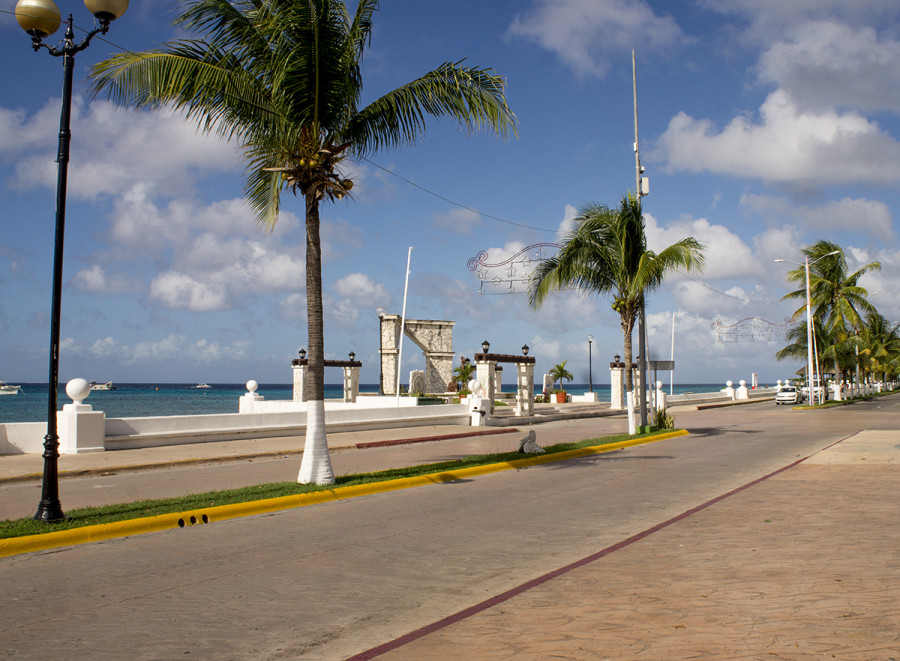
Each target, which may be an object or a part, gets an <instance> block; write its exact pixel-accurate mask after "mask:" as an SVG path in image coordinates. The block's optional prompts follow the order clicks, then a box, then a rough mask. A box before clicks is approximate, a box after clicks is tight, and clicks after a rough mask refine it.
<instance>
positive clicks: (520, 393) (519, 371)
mask: <svg viewBox="0 0 900 661" xmlns="http://www.w3.org/2000/svg"><path fill="white" fill-rule="evenodd" d="M481 346H482V348H483V349H485V351H484V353H476V354H475V374H476V378H477V379H478V380H479V381H480V382H481V383H482V385H483V386H484V390H483V391H482V395H483V396H484V398H485V399H486V406H487V408H486V412H487V415H488V416H490V415H492V414H493V413H494V394H495V392H494V385H495V383H496V381H495V379H496V370H497V363H513V364H514V365H515V366H516V415H532V414H533V413H534V363H535V359H534V356H529V355H527V354H528V345H525V346H523V347H522V352H523V353H522V354H502V353H490V352H489V350H490V348H491V345H490V344H489V343H488V342H487V341H485V342H483V343H482V345H481Z"/></svg>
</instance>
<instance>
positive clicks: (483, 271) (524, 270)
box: [468, 243, 562, 296]
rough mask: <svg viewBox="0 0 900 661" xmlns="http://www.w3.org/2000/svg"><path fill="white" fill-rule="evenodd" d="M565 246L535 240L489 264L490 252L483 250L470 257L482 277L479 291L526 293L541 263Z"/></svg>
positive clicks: (474, 267) (479, 281) (471, 262)
mask: <svg viewBox="0 0 900 661" xmlns="http://www.w3.org/2000/svg"><path fill="white" fill-rule="evenodd" d="M561 247H562V246H560V245H559V244H558V243H535V244H534V245H530V246H528V247H527V248H523V249H522V250H520V251H519V252H517V253H516V254H515V255H513V256H512V257H510V258H509V259H507V260H505V261H502V262H499V263H497V264H489V263H488V261H487V258H488V254H487V252H485V251H484V250H482V251H481V252H479V253H478V254H477V255H476V256H475V257H472V258H471V259H470V260H469V262H468V267H469V270H470V271H474V272H475V274H476V277H477V278H478V283H479V284H478V293H479V294H481V295H482V296H484V295H495V294H525V293H527V292H528V285H529V283H530V282H531V278H532V275H533V274H534V270H535V268H537V266H538V264H540V263H541V262H543V261H545V260H547V259H548V258H549V257H550V256H552V255H554V254H556V251H557V250H559V249H560V248H561Z"/></svg>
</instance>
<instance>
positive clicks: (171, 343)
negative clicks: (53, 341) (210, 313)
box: [60, 333, 250, 365]
mask: <svg viewBox="0 0 900 661" xmlns="http://www.w3.org/2000/svg"><path fill="white" fill-rule="evenodd" d="M60 346H61V349H64V350H65V352H66V355H72V356H80V357H87V358H92V359H115V360H119V361H121V362H122V363H123V364H126V365H129V364H134V363H152V362H153V361H156V360H168V359H172V358H177V359H178V360H179V361H180V362H187V363H200V364H209V363H217V362H220V361H222V360H226V359H227V360H231V361H236V360H240V359H242V358H244V357H246V356H247V355H248V350H249V348H250V343H249V342H248V341H247V340H236V341H234V342H232V343H230V344H228V345H227V346H226V345H221V344H218V343H216V342H210V341H209V340H207V339H205V338H201V339H199V340H197V341H196V342H194V343H192V344H188V343H187V342H186V338H185V336H184V335H176V334H174V333H173V334H171V335H169V336H167V337H165V338H163V339H161V340H151V341H145V342H138V343H136V344H134V345H131V346H129V345H126V344H119V343H118V342H117V341H116V340H115V339H114V338H112V337H104V338H100V339H97V340H95V341H94V342H92V343H90V344H82V343H80V342H78V341H76V340H74V339H73V338H65V340H63V341H62V342H61V343H60Z"/></svg>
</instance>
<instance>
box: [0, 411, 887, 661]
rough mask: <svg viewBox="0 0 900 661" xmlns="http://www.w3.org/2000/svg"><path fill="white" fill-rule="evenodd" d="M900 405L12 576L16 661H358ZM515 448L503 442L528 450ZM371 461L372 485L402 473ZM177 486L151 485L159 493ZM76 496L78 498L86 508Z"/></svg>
mask: <svg viewBox="0 0 900 661" xmlns="http://www.w3.org/2000/svg"><path fill="white" fill-rule="evenodd" d="M896 399H897V398H894V397H891V398H885V399H882V400H876V401H874V402H870V403H865V404H856V405H853V406H850V407H842V408H836V409H829V410H822V411H814V412H812V411H793V410H791V409H789V408H783V407H776V406H775V405H774V404H772V403H771V402H769V403H759V404H753V405H748V406H742V407H738V408H729V409H718V410H710V411H702V412H695V411H688V410H683V411H679V412H676V422H677V424H678V426H679V427H684V428H686V429H688V430H690V431H691V434H690V436H687V437H681V438H675V439H670V440H667V441H662V442H658V443H652V444H648V445H644V446H638V447H634V448H629V449H627V450H622V451H616V452H613V453H610V454H605V455H599V456H594V457H590V458H585V459H580V460H574V461H568V462H560V463H554V464H548V465H545V466H541V467H534V468H530V469H527V470H520V471H507V472H504V473H499V474H494V475H489V476H484V477H479V478H476V479H472V480H466V481H459V482H454V483H448V484H442V485H435V486H430V487H422V488H416V489H409V490H406V491H397V492H392V493H386V494H380V495H376V496H370V497H363V498H358V499H354V500H350V501H342V502H337V503H330V504H323V505H317V506H312V507H306V508H301V509H297V510H291V511H286V512H281V513H278V514H273V515H266V516H256V517H248V518H243V519H234V520H229V521H222V522H217V523H215V524H212V525H208V526H195V527H192V528H186V529H184V530H174V531H167V532H161V533H153V534H146V535H140V536H135V537H130V538H122V539H116V540H110V541H106V542H100V543H94V544H85V545H81V546H76V547H70V548H64V549H57V550H54V551H47V552H39V553H32V554H26V555H20V556H14V557H9V558H4V559H0V582H2V585H3V586H4V590H3V602H2V603H3V605H2V607H0V641H2V642H0V655H3V654H5V656H6V658H54V659H97V658H110V659H115V658H128V659H134V660H140V659H154V660H159V659H176V658H177V659H185V658H194V659H266V660H269V659H304V660H309V661H313V660H319V659H321V660H325V659H345V658H347V657H349V656H351V655H353V654H356V653H358V652H360V651H362V650H366V649H369V648H371V647H373V646H375V645H378V644H380V643H382V642H385V641H389V640H392V639H394V638H397V637H398V636H402V635H403V634H405V633H407V632H409V631H412V630H414V629H416V628H418V627H422V626H425V625H427V624H428V623H431V622H434V621H436V620H438V619H440V618H442V617H445V616H447V615H449V614H452V613H456V612H458V611H460V610H462V609H464V608H466V607H468V606H470V605H472V604H475V603H478V602H481V601H483V600H484V599H487V598H489V597H490V596H491V595H496V594H499V593H501V592H503V591H505V590H508V589H510V588H512V587H514V586H517V585H520V584H522V583H523V582H526V581H528V580H530V579H532V578H534V577H537V576H541V575H543V574H546V573H547V572H548V571H552V570H553V569H555V568H557V567H563V566H565V565H567V564H568V563H571V562H574V561H576V560H578V559H580V558H583V557H585V556H587V555H590V554H591V553H595V552H596V551H598V550H600V549H603V548H606V547H608V546H610V545H613V544H616V543H618V542H620V541H622V540H624V539H627V538H628V537H630V536H632V535H635V534H637V533H639V532H641V531H645V530H647V529H648V528H651V527H653V526H654V525H656V524H658V523H660V522H662V521H666V520H668V519H670V518H672V517H675V516H677V515H679V514H681V513H683V512H685V511H687V510H689V509H691V508H693V507H695V506H697V505H698V504H700V503H703V502H705V501H708V500H709V499H712V498H715V497H717V496H720V495H722V494H724V493H727V492H729V491H731V490H732V489H735V488H737V487H740V486H742V485H744V484H746V483H748V482H750V481H752V480H755V479H757V478H759V477H761V476H764V475H766V474H768V473H770V472H772V471H774V470H777V469H779V468H782V467H784V466H787V465H789V464H791V463H793V462H795V461H796V460H797V459H800V458H803V457H806V456H809V455H811V454H813V453H815V452H817V451H819V450H821V449H823V448H825V447H827V446H830V445H832V444H833V443H835V442H838V441H840V440H842V439H844V438H846V437H848V436H850V435H852V434H854V433H856V432H858V431H860V430H863V429H897V428H898V423H900V402H898V401H895V400H896ZM591 424H593V425H595V428H596V425H606V424H611V425H614V424H621V421H620V422H619V423H616V422H615V421H612V422H610V421H608V420H604V421H602V422H598V421H577V422H570V423H566V422H560V423H552V425H553V426H552V427H550V426H549V425H548V426H546V427H545V428H540V429H539V430H538V441H539V442H541V443H546V442H547V441H548V439H549V438H551V437H562V436H564V435H565V434H566V433H567V432H566V429H567V428H569V429H573V428H578V429H581V425H591ZM579 433H581V432H579ZM601 433H602V432H601ZM510 437H511V438H509V439H505V440H504V441H502V442H506V441H509V440H512V441H517V440H518V438H519V437H520V435H517V434H512V435H510ZM500 438H503V437H497V438H492V439H490V440H489V441H485V442H489V443H492V444H497V443H500V442H501V441H500V440H499V439H500ZM466 442H472V441H471V440H467V441H466ZM425 446H432V447H431V452H432V455H434V454H438V455H441V456H453V455H454V453H457V452H463V450H462V449H460V448H457V447H455V445H454V444H453V443H452V442H450V441H441V442H439V443H428V444H422V445H421V446H415V447H416V449H415V450H414V452H425V451H426V450H428V448H427V447H425ZM411 447H412V446H411ZM393 450H394V451H397V452H401V454H402V451H398V450H397V449H396V448H395V449H393ZM353 452H356V454H353V455H352V457H353V458H352V459H350V458H348V459H346V461H347V462H348V463H354V465H355V466H358V467H359V468H357V469H354V470H358V469H361V468H362V466H364V465H367V464H369V463H371V462H375V457H387V456H388V455H387V453H383V454H379V455H376V454H364V453H367V452H371V451H369V450H366V451H353ZM464 452H465V453H466V454H470V453H471V452H469V451H468V450H465V451H464ZM342 454H347V455H348V457H350V456H351V455H350V453H349V452H348V453H337V454H336V455H335V462H336V464H337V462H338V461H343V460H342V459H341V455H342ZM395 460H396V459H392V458H389V459H384V461H395ZM407 460H412V459H411V455H408V456H407ZM378 461H382V459H378ZM254 463H257V462H254ZM266 463H267V464H269V465H268V466H265V467H264V469H263V471H264V472H265V471H266V470H269V469H270V470H271V471H272V473H273V474H274V473H279V471H283V473H284V474H286V475H288V476H289V477H288V478H287V479H292V477H293V476H294V475H295V474H296V463H297V462H296V459H294V460H283V461H278V460H274V461H271V462H266ZM241 465H242V464H234V465H228V466H226V465H218V466H210V467H207V468H201V467H197V468H192V469H190V472H185V471H186V470H187V469H176V470H173V471H171V473H172V475H174V480H173V481H169V483H172V482H178V481H179V476H180V478H181V480H183V481H187V480H188V479H189V480H190V482H191V483H192V485H200V484H220V483H221V482H223V481H224V480H225V478H223V477H222V473H220V472H219V471H221V470H225V469H227V470H233V469H237V468H239V467H240V466H241ZM373 467H374V466H373ZM256 468H258V466H257V467H256ZM168 472H169V471H166V472H163V471H150V472H147V473H145V474H140V477H141V479H142V480H143V479H146V480H148V482H147V484H152V482H153V481H154V480H159V481H160V482H161V481H162V480H161V479H160V478H161V476H163V475H167V473H168ZM279 474H281V473H279ZM188 476H190V477H188ZM204 476H205V477H204ZM111 477H121V479H122V480H126V481H131V480H136V479H137V477H138V474H128V475H125V474H123V475H122V476H111ZM167 478H168V475H167ZM254 479H255V478H254ZM275 479H284V478H275ZM267 481H268V480H267ZM73 483H74V481H73V480H66V481H64V485H65V490H64V491H63V493H64V498H68V499H69V500H70V501H75V500H77V498H76V496H75V493H76V490H75V489H74V487H72V486H71V485H72V484H73ZM20 486H23V487H24V488H33V485H20ZM142 488H145V487H142ZM166 488H168V487H166ZM91 489H92V485H91V483H90V480H85V489H84V491H85V492H90V491H91ZM205 489H206V487H205V486H204V487H203V488H199V489H192V490H194V491H197V490H205ZM95 490H96V491H101V489H95ZM162 490H163V489H161V488H160V491H162ZM80 497H81V496H78V498H80Z"/></svg>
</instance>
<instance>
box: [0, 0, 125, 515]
mask: <svg viewBox="0 0 900 661" xmlns="http://www.w3.org/2000/svg"><path fill="white" fill-rule="evenodd" d="M84 4H85V6H86V7H87V8H88V11H90V12H91V13H92V14H93V15H94V17H95V18H96V19H97V22H98V23H99V26H98V27H95V28H94V29H93V30H91V31H90V32H88V33H87V35H86V36H85V37H84V39H83V40H82V41H81V42H80V43H76V41H75V29H74V26H73V23H72V15H71V14H70V15H69V18H68V20H67V21H66V34H65V37H64V38H63V41H62V42H61V43H60V44H58V45H57V46H48V45H47V44H45V43H43V39H44V38H46V37H49V36H50V35H52V34H53V33H54V32H56V31H57V30H58V29H59V26H60V24H61V23H62V17H61V15H60V12H59V7H57V6H56V4H55V3H54V2H53V0H19V2H18V3H17V4H16V21H18V23H19V25H20V26H21V27H22V29H23V30H25V32H27V33H28V34H29V35H31V47H32V48H34V50H35V51H39V50H40V49H41V48H46V49H47V52H48V53H50V55H52V56H54V57H61V58H63V94H62V112H61V113H60V118H59V149H58V152H57V158H56V162H57V164H58V167H57V173H58V174H57V183H56V243H55V248H54V252H53V288H52V294H51V309H50V375H49V379H48V382H49V386H48V393H47V400H48V401H47V404H48V406H47V435H46V436H45V437H44V453H43V458H44V474H43V482H42V486H41V501H40V503H39V504H38V511H37V513H36V514H35V515H34V518H35V519H37V520H40V521H46V522H48V523H52V522H56V521H62V520H63V519H65V518H66V515H65V514H64V513H63V511H62V505H61V504H60V501H59V471H58V463H59V462H58V460H59V434H58V433H57V426H56V408H57V401H58V391H59V317H60V307H61V290H62V266H63V240H64V237H65V226H66V177H67V171H68V163H69V141H70V139H71V131H70V130H69V119H70V117H71V110H72V74H73V70H74V68H75V54H76V53H79V52H81V51H83V50H84V49H86V48H87V47H88V46H89V45H90V43H91V39H93V38H94V36H95V35H97V34H106V33H107V31H108V30H109V24H110V22H112V21H114V20H115V19H117V18H119V17H120V16H121V15H122V14H124V13H125V11H126V10H127V9H128V0H85V2H84Z"/></svg>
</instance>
